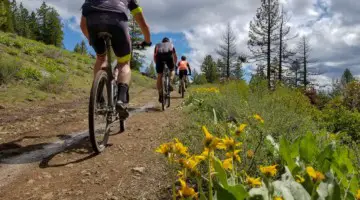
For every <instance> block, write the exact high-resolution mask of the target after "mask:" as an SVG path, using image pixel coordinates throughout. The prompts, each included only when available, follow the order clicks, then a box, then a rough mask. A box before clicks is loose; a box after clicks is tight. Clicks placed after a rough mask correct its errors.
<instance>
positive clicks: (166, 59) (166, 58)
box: [156, 53, 175, 74]
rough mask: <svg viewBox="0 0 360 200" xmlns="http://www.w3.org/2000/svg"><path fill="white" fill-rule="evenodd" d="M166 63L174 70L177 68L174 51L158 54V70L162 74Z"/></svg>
mask: <svg viewBox="0 0 360 200" xmlns="http://www.w3.org/2000/svg"><path fill="white" fill-rule="evenodd" d="M165 64H166V65H167V67H168V68H169V70H170V71H173V70H174V68H175V63H174V58H173V56H172V53H167V54H158V55H157V56H156V72H157V73H158V74H162V73H163V72H164V68H165Z"/></svg>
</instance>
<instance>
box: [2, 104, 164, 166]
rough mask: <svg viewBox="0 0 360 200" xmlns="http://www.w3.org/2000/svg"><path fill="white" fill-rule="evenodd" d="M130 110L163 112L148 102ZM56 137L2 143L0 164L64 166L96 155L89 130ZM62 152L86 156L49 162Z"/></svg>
mask: <svg viewBox="0 0 360 200" xmlns="http://www.w3.org/2000/svg"><path fill="white" fill-rule="evenodd" d="M129 111H130V113H131V114H136V113H142V112H162V111H161V109H160V108H156V107H155V106H154V105H153V104H147V105H145V106H143V107H141V108H129ZM115 127H117V126H115ZM115 127H114V128H115ZM113 131H115V130H112V131H111V132H112V133H113V134H110V135H111V136H114V135H118V134H120V133H114V132H113ZM56 137H57V138H58V139H59V140H58V141H56V142H44V143H38V144H30V145H24V146H23V145H20V144H19V143H20V142H22V141H23V140H26V139H44V138H49V139H52V138H54V136H25V137H23V138H21V139H18V140H14V141H11V142H8V143H4V144H0V164H9V165H12V164H27V163H35V162H40V164H39V167H40V168H48V167H62V166H65V165H68V164H75V163H80V162H83V161H85V160H88V159H91V158H93V157H94V156H96V154H94V153H93V150H92V148H91V144H90V141H89V132H88V131H85V132H82V133H74V134H70V135H57V136H56ZM109 146H111V144H109ZM61 153H64V154H66V155H71V154H77V155H84V157H82V158H80V159H77V160H75V161H70V162H66V163H61V164H53V165H52V164H49V163H50V161H51V160H52V159H53V158H54V157H55V156H56V155H58V154H61Z"/></svg>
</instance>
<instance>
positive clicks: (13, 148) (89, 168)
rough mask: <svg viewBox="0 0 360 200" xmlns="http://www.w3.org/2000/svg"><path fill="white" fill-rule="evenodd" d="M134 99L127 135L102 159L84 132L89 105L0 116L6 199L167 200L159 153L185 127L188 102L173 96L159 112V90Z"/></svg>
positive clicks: (1, 191)
mask: <svg viewBox="0 0 360 200" xmlns="http://www.w3.org/2000/svg"><path fill="white" fill-rule="evenodd" d="M136 96H137V98H134V99H133V102H134V104H133V105H131V107H133V108H137V109H135V110H134V111H133V113H132V116H131V117H130V119H129V120H128V121H127V130H126V132H125V133H123V134H118V135H113V136H111V138H110V144H111V145H110V147H108V148H107V149H106V150H105V152H103V153H102V154H101V155H98V156H94V155H93V154H92V150H91V147H90V142H89V141H88V138H87V135H88V133H87V131H84V130H87V120H86V117H87V101H86V100H85V98H84V100H79V101H76V102H73V103H63V104H58V105H51V106H47V107H41V108H36V111H35V110H32V109H31V108H29V110H28V111H25V112H23V113H21V112H20V111H13V112H12V113H15V114H11V112H10V111H7V113H5V112H3V113H0V116H1V118H0V199H2V200H7V199H9V200H10V199H11V200H13V199H62V200H65V199H113V200H116V199H140V200H143V199H149V200H150V199H154V200H155V199H168V198H167V189H166V188H167V187H168V181H167V173H166V166H165V164H164V161H163V160H162V158H161V156H159V155H156V154H155V153H154V149H155V148H156V147H157V146H158V145H159V144H161V143H162V142H164V141H165V140H166V139H167V137H166V135H167V133H168V132H169V131H171V132H176V129H179V128H180V127H179V125H178V123H177V122H179V120H180V119H181V116H180V115H179V114H180V112H179V109H180V108H179V105H180V103H181V101H182V100H181V99H180V98H178V95H177V94H174V95H173V96H175V97H174V98H173V99H172V107H171V108H170V109H169V110H167V111H166V112H161V111H160V106H159V105H158V103H157V102H156V101H157V98H156V91H155V90H146V91H142V92H141V93H139V94H137V95H136ZM41 110H42V111H41ZM30 114H32V116H31V117H30ZM113 130H114V133H115V132H117V130H118V127H114V128H113Z"/></svg>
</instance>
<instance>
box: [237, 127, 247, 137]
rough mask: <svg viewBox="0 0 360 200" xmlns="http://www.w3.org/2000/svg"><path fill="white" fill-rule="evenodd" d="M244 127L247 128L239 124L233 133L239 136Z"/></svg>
mask: <svg viewBox="0 0 360 200" xmlns="http://www.w3.org/2000/svg"><path fill="white" fill-rule="evenodd" d="M246 127H247V124H241V125H240V126H239V128H238V129H237V130H236V132H235V133H236V135H237V136H239V135H240V134H241V133H243V132H244V130H245V128H246Z"/></svg>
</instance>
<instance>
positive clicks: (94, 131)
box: [88, 32, 139, 154]
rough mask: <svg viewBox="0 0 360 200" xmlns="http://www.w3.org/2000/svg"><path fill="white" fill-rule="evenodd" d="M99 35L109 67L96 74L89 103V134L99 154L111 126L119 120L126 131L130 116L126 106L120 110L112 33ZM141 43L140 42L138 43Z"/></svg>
mask: <svg viewBox="0 0 360 200" xmlns="http://www.w3.org/2000/svg"><path fill="white" fill-rule="evenodd" d="M98 37H99V38H101V39H103V40H104V42H105V45H106V52H107V67H106V68H103V69H101V70H100V71H99V72H98V73H97V74H96V76H95V79H94V82H93V85H92V89H91V94H90V103H89V116H88V117H89V136H90V141H91V145H92V148H93V150H94V151H95V153H97V154H99V153H101V152H102V151H104V149H105V148H106V146H107V143H108V140H109V135H110V126H111V125H112V124H113V123H115V122H119V125H120V133H122V132H124V131H125V121H126V119H127V118H128V117H129V113H128V111H127V108H126V107H123V108H121V109H120V110H119V111H120V112H119V111H118V110H117V109H116V102H117V100H118V99H117V96H118V95H117V92H118V88H117V81H116V80H117V77H114V71H115V68H114V69H113V68H112V67H111V37H112V36H111V34H109V33H106V32H102V33H99V34H98ZM137 45H139V44H137Z"/></svg>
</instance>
